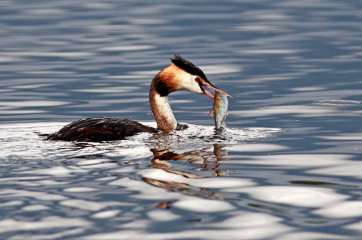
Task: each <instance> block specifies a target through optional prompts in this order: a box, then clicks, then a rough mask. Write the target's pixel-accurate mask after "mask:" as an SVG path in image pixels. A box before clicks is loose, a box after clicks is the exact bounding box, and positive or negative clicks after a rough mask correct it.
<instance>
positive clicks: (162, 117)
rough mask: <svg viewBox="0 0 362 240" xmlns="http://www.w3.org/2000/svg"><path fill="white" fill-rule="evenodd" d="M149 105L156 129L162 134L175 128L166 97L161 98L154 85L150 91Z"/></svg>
mask: <svg viewBox="0 0 362 240" xmlns="http://www.w3.org/2000/svg"><path fill="white" fill-rule="evenodd" d="M149 97H150V103H151V110H152V113H153V116H154V118H155V120H156V122H157V128H158V129H160V130H161V131H163V132H166V133H170V132H172V131H173V130H175V129H176V127H177V121H176V118H175V116H174V115H173V112H172V109H171V106H170V104H169V103H168V98H167V96H161V95H160V93H159V92H158V91H157V90H156V86H155V83H153V84H152V85H151V89H150V95H149Z"/></svg>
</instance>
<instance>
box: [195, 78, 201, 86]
mask: <svg viewBox="0 0 362 240" xmlns="http://www.w3.org/2000/svg"><path fill="white" fill-rule="evenodd" d="M195 81H196V82H197V83H198V84H199V85H201V83H202V80H201V78H200V77H195Z"/></svg>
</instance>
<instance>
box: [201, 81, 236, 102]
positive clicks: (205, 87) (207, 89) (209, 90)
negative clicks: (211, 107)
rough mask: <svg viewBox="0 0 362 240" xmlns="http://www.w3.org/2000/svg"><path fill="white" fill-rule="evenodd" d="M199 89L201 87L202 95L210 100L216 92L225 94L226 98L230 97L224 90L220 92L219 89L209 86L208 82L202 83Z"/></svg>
mask: <svg viewBox="0 0 362 240" xmlns="http://www.w3.org/2000/svg"><path fill="white" fill-rule="evenodd" d="M200 87H201V89H202V92H203V93H202V94H203V95H205V96H208V97H209V98H210V99H212V100H213V99H214V97H215V94H216V92H221V93H223V94H225V95H226V96H228V97H231V96H230V94H228V93H227V92H225V91H224V90H222V89H220V88H217V87H215V86H213V85H211V84H210V83H208V82H202V83H201V84H200Z"/></svg>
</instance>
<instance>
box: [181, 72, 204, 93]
mask: <svg viewBox="0 0 362 240" xmlns="http://www.w3.org/2000/svg"><path fill="white" fill-rule="evenodd" d="M195 78H197V77H196V76H192V75H191V76H190V77H189V78H188V79H187V80H186V81H185V86H184V87H185V89H186V90H189V91H191V92H196V93H202V90H201V88H200V85H199V84H198V82H197V81H196V80H195Z"/></svg>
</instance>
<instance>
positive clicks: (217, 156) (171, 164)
mask: <svg viewBox="0 0 362 240" xmlns="http://www.w3.org/2000/svg"><path fill="white" fill-rule="evenodd" d="M223 148H224V145H222V144H214V145H213V147H212V149H210V147H203V148H200V149H197V150H192V151H185V152H182V153H179V152H176V151H173V150H171V148H154V149H151V152H152V153H153V159H152V160H151V167H153V168H157V169H162V170H163V171H166V172H168V173H171V174H175V175H179V176H181V177H183V178H189V179H201V178H205V177H208V176H216V177H217V176H222V175H223V172H222V170H221V167H220V162H221V161H225V160H227V151H226V150H225V149H223ZM179 161H184V162H187V163H188V164H190V165H191V166H195V167H197V168H198V170H199V171H195V170H193V171H192V172H191V171H187V170H184V169H178V168H180V167H178V166H180V164H179ZM197 173H199V174H197ZM205 175H206V176H205ZM143 181H145V182H146V183H148V184H151V185H153V186H156V187H161V188H164V189H166V190H167V191H175V192H182V193H184V194H187V195H193V196H194V195H196V196H201V197H207V198H212V199H223V196H222V194H221V193H220V192H215V191H212V190H210V189H208V188H197V187H194V186H190V185H188V184H187V183H184V182H176V181H172V179H170V181H167V180H158V179H153V178H147V177H143ZM170 205H171V202H168V201H165V202H163V201H161V202H160V203H159V204H158V205H157V206H156V207H158V208H164V209H165V208H166V209H167V208H169V207H170Z"/></svg>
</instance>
